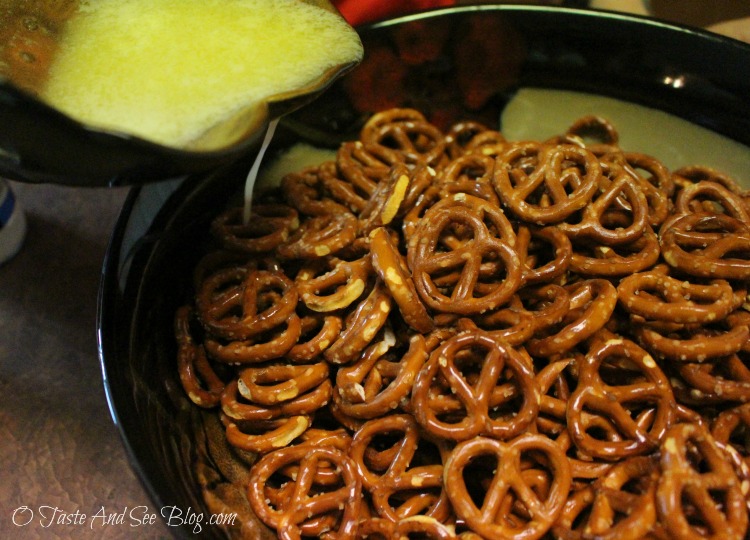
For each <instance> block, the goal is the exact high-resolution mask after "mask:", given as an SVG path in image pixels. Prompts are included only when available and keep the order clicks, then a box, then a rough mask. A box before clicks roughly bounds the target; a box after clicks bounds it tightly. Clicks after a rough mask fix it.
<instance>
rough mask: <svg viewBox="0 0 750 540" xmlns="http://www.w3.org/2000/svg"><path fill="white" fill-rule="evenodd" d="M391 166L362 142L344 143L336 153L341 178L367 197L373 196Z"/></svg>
mask: <svg viewBox="0 0 750 540" xmlns="http://www.w3.org/2000/svg"><path fill="white" fill-rule="evenodd" d="M391 165H392V163H389V162H386V161H384V160H382V159H380V158H379V157H378V156H376V155H375V154H374V153H373V152H371V151H370V147H368V146H365V145H364V144H362V142H361V141H353V142H344V143H342V144H341V146H339V149H338V150H337V152H336V167H337V169H338V171H339V172H340V173H341V176H343V177H344V178H345V179H346V180H347V181H349V182H350V183H351V184H352V185H354V186H355V187H356V188H358V189H359V190H360V191H362V192H364V193H366V194H367V195H372V193H373V191H375V188H376V186H377V185H378V184H379V183H380V181H381V180H382V179H383V178H385V177H386V176H387V175H388V171H389V170H390V168H391Z"/></svg>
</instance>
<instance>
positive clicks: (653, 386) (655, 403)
mask: <svg viewBox="0 0 750 540" xmlns="http://www.w3.org/2000/svg"><path fill="white" fill-rule="evenodd" d="M618 359H619V360H623V361H625V362H627V364H628V365H629V369H630V370H632V371H633V374H632V376H631V377H628V378H627V380H625V381H623V383H622V384H608V383H607V382H605V379H604V378H603V375H602V373H603V372H604V370H605V368H606V365H607V363H608V362H611V361H613V360H618ZM649 409H651V410H653V413H650V414H648V415H647V416H646V417H645V418H646V420H645V421H643V423H642V421H641V419H640V418H639V415H641V414H643V412H642V411H644V410H649ZM675 409H676V403H675V399H674V395H673V394H672V388H671V385H670V383H669V379H667V377H666V375H664V372H662V370H661V369H659V367H658V366H657V365H656V362H655V361H654V359H653V358H652V357H651V355H649V354H648V353H647V352H646V351H644V350H643V349H641V348H640V347H639V346H638V345H636V344H635V343H633V342H632V341H629V340H625V339H611V340H607V341H598V342H596V343H594V345H593V346H592V348H591V350H590V351H589V352H588V354H587V355H586V357H585V360H584V362H583V365H582V366H580V372H579V376H578V386H577V387H576V390H575V391H574V392H573V394H572V395H571V396H570V400H569V401H568V405H567V414H566V417H567V422H568V427H569V430H570V435H571V437H572V439H573V442H574V443H575V445H576V446H577V447H578V448H580V449H581V450H582V451H583V452H585V453H586V454H588V455H591V456H594V457H599V458H601V459H607V460H615V459H621V458H626V457H631V456H636V455H642V454H644V453H646V452H649V451H651V450H653V449H654V448H656V447H658V445H659V443H660V441H661V440H662V439H663V437H664V434H665V433H666V431H667V429H669V427H670V426H671V425H672V424H673V423H674V421H675ZM584 412H588V413H589V414H593V415H599V416H602V417H604V418H607V419H609V420H611V422H612V423H613V424H614V426H615V427H616V429H617V431H618V433H619V436H618V437H617V438H616V439H608V440H600V439H598V438H597V437H596V436H595V435H593V434H592V433H591V432H588V431H587V430H586V429H585V425H584V419H583V418H582V414H583V413H584ZM651 416H653V418H651ZM644 424H645V425H644Z"/></svg>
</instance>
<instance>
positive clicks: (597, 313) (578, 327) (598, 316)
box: [527, 279, 617, 357]
mask: <svg viewBox="0 0 750 540" xmlns="http://www.w3.org/2000/svg"><path fill="white" fill-rule="evenodd" d="M570 292H571V293H572V294H571V296H570V311H568V313H567V314H566V316H565V318H563V320H562V322H561V323H560V324H561V325H564V326H563V327H562V328H560V329H559V330H557V331H556V332H555V333H553V334H552V335H546V336H544V337H541V336H540V337H537V338H533V339H531V340H529V343H528V345H527V348H528V350H529V352H530V353H531V354H533V355H539V356H547V357H549V356H553V355H555V354H562V353H564V352H565V351H568V350H570V349H572V348H573V347H574V346H575V345H576V344H578V343H581V342H582V341H584V340H585V339H587V338H588V337H590V336H592V335H594V333H596V332H597V331H598V330H599V329H600V328H602V327H603V326H604V325H605V324H606V323H607V321H608V320H609V318H610V316H611V315H612V312H613V311H614V310H615V306H616V304H617V289H615V286H614V285H612V284H611V283H610V282H609V281H606V280H604V279H591V280H586V281H582V282H580V283H578V284H575V285H572V286H571V291H570ZM551 330H554V329H551Z"/></svg>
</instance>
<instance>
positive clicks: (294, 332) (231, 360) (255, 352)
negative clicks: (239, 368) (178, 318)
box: [204, 313, 302, 366]
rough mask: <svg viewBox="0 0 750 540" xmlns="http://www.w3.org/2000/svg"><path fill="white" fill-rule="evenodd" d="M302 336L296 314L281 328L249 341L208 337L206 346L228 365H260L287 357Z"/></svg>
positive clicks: (300, 323)
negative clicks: (227, 340) (225, 340)
mask: <svg viewBox="0 0 750 540" xmlns="http://www.w3.org/2000/svg"><path fill="white" fill-rule="evenodd" d="M301 334H302V322H301V321H300V318H299V317H298V316H297V315H296V314H295V313H292V314H291V315H289V318H288V319H287V320H286V321H285V322H284V323H283V324H282V325H280V326H278V327H276V328H273V329H271V330H270V331H268V332H264V333H262V334H258V335H255V336H253V337H251V338H248V339H245V340H234V341H229V342H224V341H223V340H219V339H213V338H206V340H205V342H204V346H205V348H206V352H207V353H208V354H209V356H210V357H211V358H212V359H214V360H216V361H218V362H223V363H226V364H232V365H235V366H236V365H241V364H257V363H259V362H265V361H266V360H276V359H277V358H281V357H283V356H284V355H285V354H286V353H287V352H289V350H290V349H291V348H292V347H294V345H295V343H297V341H298V340H299V337H300V335H301Z"/></svg>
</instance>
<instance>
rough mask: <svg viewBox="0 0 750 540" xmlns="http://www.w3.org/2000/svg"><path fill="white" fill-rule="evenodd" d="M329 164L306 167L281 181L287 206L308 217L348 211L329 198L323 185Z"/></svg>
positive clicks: (344, 206) (345, 207) (346, 207)
mask: <svg viewBox="0 0 750 540" xmlns="http://www.w3.org/2000/svg"><path fill="white" fill-rule="evenodd" d="M330 166H331V164H321V165H319V166H316V167H307V168H305V169H303V170H302V171H300V172H292V173H289V174H287V175H285V176H284V177H283V178H282V179H281V193H282V194H283V195H284V199H285V200H286V202H287V204H289V205H290V206H291V207H293V208H295V209H296V210H297V211H298V212H299V213H301V214H305V215H308V216H327V215H332V214H337V213H339V212H341V211H346V210H348V206H346V205H344V204H341V203H340V202H337V201H335V200H334V199H332V198H331V197H330V196H329V193H328V190H327V188H326V187H325V185H324V182H323V178H324V176H326V174H325V172H324V171H325V170H326V169H327V168H328V167H330Z"/></svg>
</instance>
